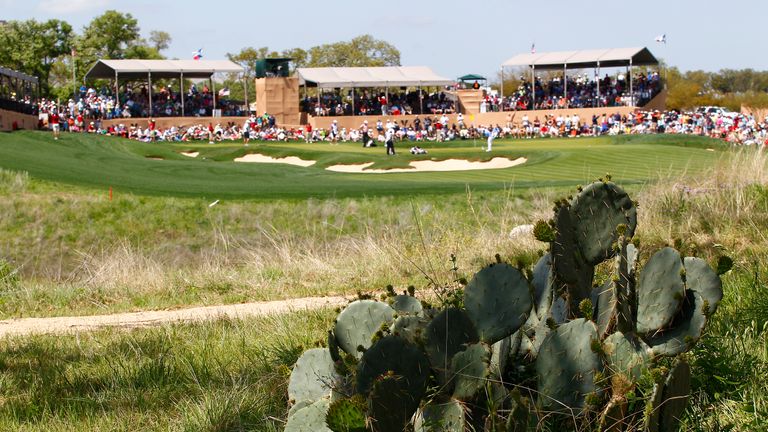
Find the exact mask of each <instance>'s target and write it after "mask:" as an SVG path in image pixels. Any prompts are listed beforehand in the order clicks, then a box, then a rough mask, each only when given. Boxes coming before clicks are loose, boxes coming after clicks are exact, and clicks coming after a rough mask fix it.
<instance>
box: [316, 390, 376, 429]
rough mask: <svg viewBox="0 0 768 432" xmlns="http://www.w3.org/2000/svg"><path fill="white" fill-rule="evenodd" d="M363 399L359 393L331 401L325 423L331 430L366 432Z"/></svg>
mask: <svg viewBox="0 0 768 432" xmlns="http://www.w3.org/2000/svg"><path fill="white" fill-rule="evenodd" d="M365 418H366V415H365V399H364V398H362V397H361V396H360V395H356V396H353V397H351V398H349V399H338V400H336V401H333V402H331V405H330V406H329V407H328V413H327V414H326V416H325V423H326V425H327V426H328V429H330V430H332V431H333V432H366V431H367V429H366V425H365Z"/></svg>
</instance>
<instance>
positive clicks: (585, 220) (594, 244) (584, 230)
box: [570, 181, 637, 266]
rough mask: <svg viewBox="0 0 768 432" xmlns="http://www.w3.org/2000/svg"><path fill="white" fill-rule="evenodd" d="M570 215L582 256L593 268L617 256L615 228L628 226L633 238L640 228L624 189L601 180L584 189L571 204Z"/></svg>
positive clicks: (629, 234) (634, 209) (627, 234)
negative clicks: (615, 252)
mask: <svg viewBox="0 0 768 432" xmlns="http://www.w3.org/2000/svg"><path fill="white" fill-rule="evenodd" d="M570 214H571V219H572V223H573V228H574V234H575V241H576V243H577V245H578V247H579V251H580V252H581V256H582V257H584V260H585V261H586V262H587V263H589V264H590V265H593V266H594V265H597V264H600V263H601V262H603V261H604V260H606V259H608V258H610V257H612V256H613V255H614V251H613V244H614V243H615V242H616V240H617V239H618V233H617V230H616V227H618V226H619V225H622V224H623V225H626V227H627V230H626V233H625V235H626V236H627V237H632V236H633V235H634V232H635V227H636V226H637V210H636V208H635V204H634V203H633V202H632V200H631V199H630V198H629V195H627V193H626V192H624V189H622V188H621V187H619V186H618V185H616V184H615V183H612V182H601V181H599V182H594V183H592V184H590V185H588V186H587V187H585V188H584V189H583V190H582V191H581V193H579V195H577V196H576V198H575V199H574V201H573V204H571V207H570Z"/></svg>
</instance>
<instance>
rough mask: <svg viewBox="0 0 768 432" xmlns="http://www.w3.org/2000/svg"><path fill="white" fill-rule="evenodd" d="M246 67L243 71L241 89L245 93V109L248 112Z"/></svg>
mask: <svg viewBox="0 0 768 432" xmlns="http://www.w3.org/2000/svg"><path fill="white" fill-rule="evenodd" d="M247 72H248V68H246V69H245V72H243V90H244V93H245V111H246V112H250V110H251V108H250V106H249V105H248V73H247Z"/></svg>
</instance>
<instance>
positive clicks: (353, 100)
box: [352, 87, 355, 116]
mask: <svg viewBox="0 0 768 432" xmlns="http://www.w3.org/2000/svg"><path fill="white" fill-rule="evenodd" d="M354 115H355V87H352V116H354Z"/></svg>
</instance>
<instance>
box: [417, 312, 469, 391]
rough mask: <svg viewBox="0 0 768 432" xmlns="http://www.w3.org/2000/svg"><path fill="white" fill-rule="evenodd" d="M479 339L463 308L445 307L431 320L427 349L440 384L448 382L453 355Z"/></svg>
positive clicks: (427, 330) (426, 336) (428, 329)
mask: <svg viewBox="0 0 768 432" xmlns="http://www.w3.org/2000/svg"><path fill="white" fill-rule="evenodd" d="M479 340H480V339H479V338H478V336H477V331H476V330H475V326H474V324H472V321H471V320H470V319H469V317H468V316H467V314H466V312H464V311H463V310H461V309H455V308H448V309H445V310H444V311H442V312H440V313H439V314H437V316H435V318H434V319H432V321H430V323H429V324H428V325H427V328H426V334H425V349H426V351H427V355H428V356H429V361H430V363H431V364H432V368H433V369H434V370H435V373H436V376H437V381H438V383H439V384H446V383H448V378H449V375H450V369H451V359H453V356H454V355H455V354H456V353H457V352H459V351H463V350H464V348H465V346H466V345H468V344H473V343H476V342H478V341H479Z"/></svg>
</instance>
